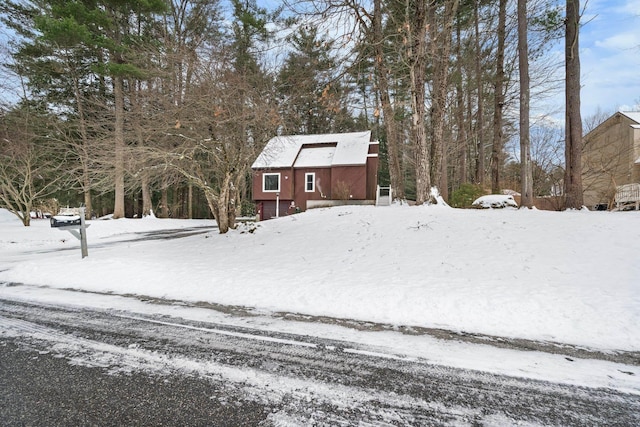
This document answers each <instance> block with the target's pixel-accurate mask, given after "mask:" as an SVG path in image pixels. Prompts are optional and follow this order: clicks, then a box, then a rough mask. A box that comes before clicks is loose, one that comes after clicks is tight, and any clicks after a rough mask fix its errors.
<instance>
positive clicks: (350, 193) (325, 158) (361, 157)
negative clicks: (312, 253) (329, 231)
mask: <svg viewBox="0 0 640 427" xmlns="http://www.w3.org/2000/svg"><path fill="white" fill-rule="evenodd" d="M251 168H252V169H253V199H254V201H255V202H256V205H257V206H258V215H259V216H260V219H261V220H264V219H269V218H273V217H277V216H283V215H288V214H291V213H295V212H299V211H304V210H306V209H307V208H309V207H312V205H313V204H314V203H315V204H316V205H317V204H319V203H326V204H327V205H330V204H331V201H336V203H368V201H371V203H373V201H374V200H375V196H376V187H377V178H378V142H377V141H374V142H372V141H371V132H370V131H366V132H352V133H338V134H326V135H296V136H276V137H274V138H272V139H271V140H269V142H267V145H266V146H265V148H264V150H262V153H260V155H259V156H258V158H257V159H256V161H255V162H254V163H253V165H252V166H251Z"/></svg>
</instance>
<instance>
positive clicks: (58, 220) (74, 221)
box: [51, 215, 81, 228]
mask: <svg viewBox="0 0 640 427" xmlns="http://www.w3.org/2000/svg"><path fill="white" fill-rule="evenodd" d="M80 225H81V221H80V215H69V216H63V215H57V216H52V217H51V227H55V228H58V227H69V226H78V227H79V226H80Z"/></svg>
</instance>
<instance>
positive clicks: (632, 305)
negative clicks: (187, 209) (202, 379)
mask: <svg viewBox="0 0 640 427" xmlns="http://www.w3.org/2000/svg"><path fill="white" fill-rule="evenodd" d="M89 224H90V227H89V228H88V229H87V240H88V252H89V256H88V257H86V258H84V259H83V258H82V257H81V252H80V244H79V242H78V241H77V240H76V239H75V238H73V237H72V236H71V235H70V234H69V233H68V232H66V231H63V230H58V229H53V228H51V227H50V226H49V221H48V220H34V221H33V223H32V226H31V227H23V226H22V224H21V223H20V221H19V220H18V219H17V217H15V216H13V215H11V214H9V213H8V212H7V211H3V210H1V209H0V296H2V297H3V298H10V299H18V300H20V299H22V300H27V301H31V302H34V301H41V302H45V303H47V302H50V303H58V304H65V305H78V306H95V307H100V308H102V309H109V308H112V309H114V310H134V311H136V312H139V310H142V311H144V312H145V313H153V314H166V315H170V316H179V317H185V316H186V317H188V318H193V316H197V318H198V319H199V320H205V321H212V322H216V321H219V320H221V319H220V317H224V319H222V321H224V322H248V323H251V326H252V327H265V328H269V329H272V330H280V331H283V332H285V331H289V332H295V333H298V334H300V335H309V336H325V337H331V338H334V339H344V340H347V341H349V342H354V341H357V342H361V343H366V344H368V345H374V346H376V348H379V349H380V351H381V352H382V353H384V354H387V355H389V357H398V358H406V357H409V358H411V357H419V358H423V359H426V360H428V361H429V362H431V363H437V364H442V365H447V366H456V367H461V368H465V369H477V370H482V371H490V372H495V373H503V374H506V375H512V376H519V377H527V378H536V379H546V380H552V381H559V382H563V383H571V384H581V385H588V386H594V387H610V388H615V389H618V390H624V391H627V392H631V393H634V394H638V395H640V366H635V365H634V366H628V365H626V364H621V363H616V362H610V361H609V362H608V361H603V360H597V359H596V360H589V359H582V360H581V359H579V358H578V359H576V358H575V357H573V356H572V357H570V358H569V359H567V358H565V357H564V355H563V354H562V352H561V351H560V353H559V354H547V353H544V352H538V351H517V350H504V349H497V348H495V347H493V346H491V345H477V344H468V343H464V342H457V341H448V340H439V339H437V338H435V337H431V336H427V335H420V334H418V335H415V336H414V335H405V334H402V333H399V332H397V331H395V332H394V329H395V327H396V326H408V327H424V328H438V329H445V330H451V331H459V332H464V333H470V334H480V335H482V336H485V338H484V339H486V340H487V342H490V341H491V340H499V339H501V338H496V337H502V338H516V339H517V338H521V339H527V340H534V341H541V342H546V343H562V345H561V346H560V347H559V348H561V347H562V346H563V345H569V346H577V347H578V348H584V349H592V350H597V351H602V352H605V353H615V352H620V351H634V352H637V351H640V333H639V332H638V325H639V324H640V263H638V255H637V254H638V253H639V252H640V212H590V211H586V210H585V211H565V212H550V211H538V210H517V209H511V208H507V209H502V210H500V209H496V210H476V209H466V210H463V209H453V208H450V207H447V206H444V205H442V204H439V205H433V206H407V205H406V204H403V205H393V206H390V207H374V206H344V207H336V208H330V209H314V210H309V211H307V212H304V213H301V214H297V215H292V216H287V217H282V218H279V219H273V220H269V221H264V222H260V223H257V224H252V223H250V224H245V225H243V226H240V227H239V228H238V229H237V230H232V231H230V232H229V233H227V234H219V233H218V232H217V230H216V229H215V228H214V224H215V222H214V221H211V220H174V219H156V218H144V219H118V220H93V221H89ZM188 227H208V229H204V233H203V234H198V235H192V236H189V237H183V238H180V239H175V240H164V239H152V240H148V237H147V239H145V238H144V235H145V233H152V234H151V235H152V236H153V235H161V232H162V230H167V229H180V228H188ZM147 236H148V235H147ZM10 283H13V285H9V284H10ZM16 284H18V285H16ZM78 291H80V292H78ZM132 295H140V296H143V298H141V299H142V300H143V301H141V300H140V299H137V298H132V297H131V296H132ZM150 297H151V298H162V299H166V300H169V301H171V300H175V301H185V302H191V303H196V302H206V303H212V304H213V305H216V304H223V305H231V306H236V307H238V306H240V307H245V308H246V310H247V311H248V312H249V313H251V314H252V315H255V316H258V317H252V316H249V317H248V318H246V319H241V318H235V319H234V318H232V317H233V316H228V315H222V314H221V313H218V314H216V313H215V312H214V311H213V310H200V311H197V310H195V309H194V310H195V311H194V310H187V308H185V307H184V304H166V305H163V304H151V303H149V304H145V303H144V300H149V299H150ZM142 305H144V307H141V306H142ZM200 306H202V304H200ZM277 313H280V314H277ZM282 313H295V314H296V316H298V317H301V318H308V317H310V316H322V317H330V318H337V319H354V320H356V321H363V322H377V323H380V324H384V325H388V328H386V329H385V328H383V329H384V330H382V331H379V332H376V331H370V332H367V333H361V332H358V331H355V330H353V329H350V328H344V327H339V326H337V325H327V324H322V323H314V322H296V321H284V320H282V317H283V316H282ZM276 314H277V315H276ZM214 317H216V319H217V320H216V319H214ZM1 326H2V325H0V336H2V333H3V330H2V327H1ZM628 372H631V373H633V375H630V374H627V373H628Z"/></svg>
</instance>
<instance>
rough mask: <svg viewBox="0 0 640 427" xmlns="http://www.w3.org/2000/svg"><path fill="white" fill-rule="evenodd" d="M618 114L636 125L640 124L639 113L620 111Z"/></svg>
mask: <svg viewBox="0 0 640 427" xmlns="http://www.w3.org/2000/svg"><path fill="white" fill-rule="evenodd" d="M620 114H624V115H625V116H627V117H628V118H630V119H631V120H633V121H634V122H636V123H640V111H620Z"/></svg>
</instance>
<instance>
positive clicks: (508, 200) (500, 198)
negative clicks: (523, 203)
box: [472, 194, 518, 209]
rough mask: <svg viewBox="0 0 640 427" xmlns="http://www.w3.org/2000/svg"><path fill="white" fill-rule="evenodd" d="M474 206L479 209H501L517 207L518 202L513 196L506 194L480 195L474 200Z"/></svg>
mask: <svg viewBox="0 0 640 427" xmlns="http://www.w3.org/2000/svg"><path fill="white" fill-rule="evenodd" d="M472 206H473V207H475V208H479V209H490V208H494V209H499V208H506V207H513V208H517V207H518V204H517V203H516V201H515V199H514V198H513V196H510V195H506V194H490V195H488V196H482V197H478V198H477V199H476V200H474V202H473V203H472Z"/></svg>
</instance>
